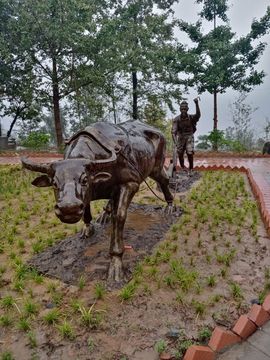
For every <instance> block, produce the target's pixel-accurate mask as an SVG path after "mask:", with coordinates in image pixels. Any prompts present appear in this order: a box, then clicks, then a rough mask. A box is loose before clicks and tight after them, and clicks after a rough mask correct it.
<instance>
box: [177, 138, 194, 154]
mask: <svg viewBox="0 0 270 360" xmlns="http://www.w3.org/2000/svg"><path fill="white" fill-rule="evenodd" d="M177 151H178V152H182V153H183V152H185V151H186V153H187V154H190V155H192V154H194V136H193V135H188V136H181V135H180V136H178V141H177Z"/></svg>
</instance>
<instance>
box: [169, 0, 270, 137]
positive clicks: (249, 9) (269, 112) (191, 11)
mask: <svg viewBox="0 0 270 360" xmlns="http://www.w3.org/2000/svg"><path fill="white" fill-rule="evenodd" d="M229 4H230V10H229V12H228V16H229V19H230V25H231V27H232V30H233V31H234V32H235V33H236V36H237V37H240V36H241V35H245V34H247V33H248V32H249V30H250V24H251V22H252V20H253V19H254V18H256V19H259V18H261V17H262V16H263V15H264V14H265V12H266V8H267V6H270V0H257V1H256V0H229ZM200 9H201V6H200V5H198V4H195V1H194V0H180V1H179V4H178V5H176V6H175V15H176V17H177V18H179V19H183V20H185V21H188V22H195V21H196V20H197V19H198V15H197V14H198V12H199V11H200ZM218 24H219V23H218ZM212 26H213V25H212V24H209V25H208V24H207V23H206V24H204V28H205V30H206V31H208V30H209V29H211V28H212ZM179 36H180V37H179V40H180V41H183V42H184V43H187V41H186V38H185V37H183V38H182V37H181V35H179ZM262 40H263V41H264V42H266V43H267V47H266V49H265V52H264V54H263V56H262V57H261V61H260V63H259V65H258V67H257V68H258V69H263V70H264V71H265V72H266V73H267V76H266V77H265V80H264V83H263V84H262V85H260V86H258V87H255V88H254V90H253V91H252V92H250V93H249V95H248V98H247V101H248V102H249V103H250V104H251V105H252V106H253V107H259V109H258V110H257V111H256V112H255V113H254V114H253V119H252V121H253V123H254V129H255V131H256V132H257V133H261V135H263V126H264V123H265V118H267V117H268V118H269V119H270V34H268V35H266V36H264V38H262ZM195 96H196V92H195V91H194V90H192V89H191V90H190V94H189V95H187V97H188V99H189V102H190V104H189V107H190V113H193V112H194V110H195V107H194V105H193V102H192V99H193V98H194V97H195ZM236 97H237V92H235V91H232V90H229V91H228V92H227V93H226V94H221V95H219V97H218V115H219V118H218V120H219V124H218V126H219V129H220V130H222V129H225V128H226V127H228V126H230V125H231V124H232V123H231V116H230V111H229V107H228V106H229V104H230V103H232V102H233V101H234V100H235V98H236ZM200 106H201V111H202V117H201V120H200V122H199V124H198V130H197V133H196V135H201V134H206V133H207V132H209V131H211V130H212V127H213V99H212V96H211V95H210V94H208V93H204V94H202V95H201V102H200Z"/></svg>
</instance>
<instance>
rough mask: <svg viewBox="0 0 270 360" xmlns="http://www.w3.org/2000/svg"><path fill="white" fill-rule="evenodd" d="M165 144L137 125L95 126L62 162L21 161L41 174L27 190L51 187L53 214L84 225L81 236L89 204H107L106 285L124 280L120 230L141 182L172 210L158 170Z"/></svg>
mask: <svg viewBox="0 0 270 360" xmlns="http://www.w3.org/2000/svg"><path fill="white" fill-rule="evenodd" d="M165 147H166V141H165V138H164V136H163V135H162V133H160V132H159V131H158V130H156V129H154V128H152V127H150V126H147V125H146V124H143V123H141V122H139V121H132V122H131V121H129V122H126V123H122V124H120V125H113V124H109V123H103V122H98V123H96V124H94V125H93V126H89V127H86V128H85V129H84V130H82V131H80V132H78V133H77V134H75V135H74V136H73V137H72V138H71V139H70V140H69V142H68V145H67V147H66V151H65V155H64V159H63V160H60V161H56V162H53V163H50V164H38V163H35V162H32V161H30V160H29V159H26V158H23V159H22V164H23V166H24V167H25V168H27V169H29V170H32V171H37V172H41V173H44V174H45V175H42V176H39V177H37V178H36V179H35V180H34V181H33V182H32V184H33V185H35V186H38V187H42V186H52V187H53V189H54V194H55V199H56V205H55V213H56V215H57V216H58V218H59V219H60V220H61V221H62V222H64V223H76V222H78V221H79V220H80V219H81V218H82V219H83V221H84V224H85V225H84V229H83V232H82V234H83V236H89V235H90V234H91V230H92V225H91V220H92V216H91V211H90V202H91V201H92V200H98V199H109V206H107V210H108V209H109V208H110V211H111V219H112V224H113V226H112V232H111V243H110V255H111V262H110V267H109V273H108V279H110V280H115V281H120V280H121V279H122V278H123V265H122V256H123V253H124V243H123V228H124V224H125V220H126V216H127V209H128V206H129V204H130V202H131V200H132V198H133V196H134V195H135V193H136V192H137V191H138V189H139V186H140V184H141V183H142V181H143V180H144V179H146V178H147V177H148V176H150V177H151V178H152V179H154V180H155V181H156V182H157V183H158V184H159V186H160V188H161V190H162V192H163V194H164V197H165V200H166V201H167V203H168V206H170V207H171V205H172V200H173V197H172V194H171V193H170V190H169V187H168V185H169V179H168V177H167V175H166V173H165V171H164V169H163V165H164V161H165V150H166V149H165Z"/></svg>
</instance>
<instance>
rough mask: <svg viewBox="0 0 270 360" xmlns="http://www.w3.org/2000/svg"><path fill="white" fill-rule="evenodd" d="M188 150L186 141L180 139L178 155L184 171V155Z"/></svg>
mask: <svg viewBox="0 0 270 360" xmlns="http://www.w3.org/2000/svg"><path fill="white" fill-rule="evenodd" d="M185 149H186V139H184V138H178V144H177V153H178V157H179V163H180V166H181V168H182V169H185V160H184V153H185Z"/></svg>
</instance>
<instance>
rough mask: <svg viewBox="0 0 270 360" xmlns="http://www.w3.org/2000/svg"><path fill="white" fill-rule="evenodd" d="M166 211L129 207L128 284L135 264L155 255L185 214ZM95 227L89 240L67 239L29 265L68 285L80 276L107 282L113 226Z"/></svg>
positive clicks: (156, 207)
mask: <svg viewBox="0 0 270 360" xmlns="http://www.w3.org/2000/svg"><path fill="white" fill-rule="evenodd" d="M164 209H165V207H164V206H160V205H143V204H135V203H132V204H131V205H130V207H129V210H128V216H127V221H126V224H125V229H124V241H125V247H126V250H125V253H124V256H123V264H124V269H125V275H126V280H129V279H130V278H131V276H132V271H133V269H134V267H135V265H136V263H137V262H138V261H139V260H141V259H143V258H144V257H145V256H147V255H148V254H151V253H152V251H153V248H154V246H155V245H156V244H157V243H159V242H160V241H161V240H162V239H163V238H164V236H165V234H166V232H167V231H168V229H169V228H170V226H171V225H172V224H173V223H174V222H176V221H177V220H178V219H179V217H180V216H181V214H182V210H181V209H180V208H176V209H175V211H174V212H173V214H171V215H168V214H166V212H164ZM94 226H95V232H94V234H93V235H92V236H90V237H89V238H86V239H82V238H80V234H76V235H74V236H72V237H68V238H66V239H64V240H62V241H61V242H59V243H57V244H56V245H54V246H52V247H50V248H47V249H46V250H45V251H44V252H42V253H39V254H37V255H35V256H34V257H33V258H31V259H30V260H29V262H28V263H29V265H30V266H32V267H34V268H35V269H36V270H37V271H38V272H40V273H42V274H44V275H46V276H50V277H54V278H58V279H60V280H61V281H63V282H65V283H67V284H78V280H79V278H80V277H81V276H84V278H85V279H86V280H87V281H91V280H106V278H107V270H108V266H109V262H110V256H109V244H110V232H111V225H110V224H106V225H102V226H101V225H98V224H94Z"/></svg>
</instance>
